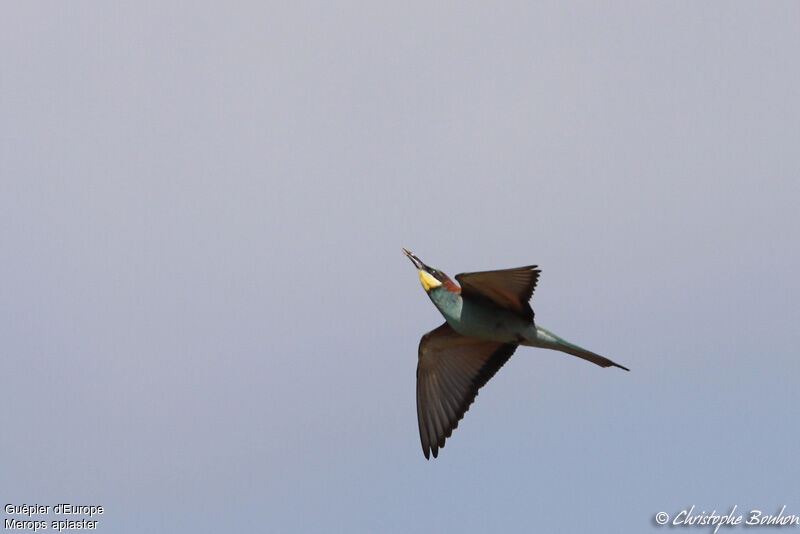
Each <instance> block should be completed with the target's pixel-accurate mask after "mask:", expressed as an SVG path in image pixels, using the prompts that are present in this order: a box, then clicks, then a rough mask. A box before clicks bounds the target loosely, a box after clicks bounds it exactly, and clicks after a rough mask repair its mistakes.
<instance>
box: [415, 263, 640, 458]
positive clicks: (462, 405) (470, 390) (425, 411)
mask: <svg viewBox="0 0 800 534" xmlns="http://www.w3.org/2000/svg"><path fill="white" fill-rule="evenodd" d="M403 252H404V253H405V255H406V256H408V258H409V259H410V260H411V262H412V263H413V264H414V266H415V267H416V268H417V269H418V270H419V279H420V281H421V282H422V287H423V288H424V289H425V292H426V293H427V294H428V296H429V297H430V299H431V300H432V301H433V304H434V305H435V306H436V308H437V309H438V310H439V312H441V314H442V315H443V316H444V318H445V322H444V324H442V325H441V326H440V327H438V328H436V329H434V330H431V331H430V332H428V333H427V334H425V335H424V336H422V339H421V340H420V342H419V361H418V362H417V422H418V423H419V437H420V440H421V441H422V452H423V453H424V454H425V458H427V459H430V455H431V454H433V457H434V458H436V457H437V456H438V454H439V449H440V448H443V447H444V442H445V440H446V439H447V438H449V437H450V435H451V434H452V433H453V430H454V429H455V428H456V427H457V426H458V422H459V421H460V420H461V418H463V417H464V414H465V413H466V412H467V410H468V409H469V407H470V405H471V404H472V402H473V401H474V400H475V397H476V396H477V395H478V390H479V389H480V388H481V387H483V385H484V384H486V382H488V381H489V379H490V378H492V377H493V376H494V374H495V373H496V372H497V371H498V370H499V369H500V368H501V367H502V366H503V364H505V363H506V362H507V361H508V359H509V358H510V357H511V355H512V354H514V351H515V350H516V349H517V347H518V346H519V345H525V346H528V347H541V348H545V349H553V350H558V351H561V352H566V353H567V354H571V355H573V356H577V357H578V358H583V359H584V360H588V361H590V362H592V363H594V364H597V365H599V366H600V367H612V366H613V367H619V368H620V369H624V370H625V371H628V370H629V369H628V368H627V367H623V366H622V365H619V364H618V363H615V362H612V361H611V360H609V359H608V358H604V357H603V356H600V355H599V354H595V353H594V352H590V351H588V350H586V349H584V348H581V347H579V346H577V345H573V344H572V343H569V342H568V341H566V340H564V339H561V338H560V337H558V336H557V335H555V334H554V333H552V332H550V331H548V330H545V329H544V328H542V327H541V326H537V325H536V324H534V321H533V310H532V309H531V306H530V304H529V303H528V301H529V300H530V298H531V295H533V290H534V289H535V288H536V282H537V281H538V280H539V273H540V272H541V271H539V269H537V268H536V267H537V266H536V265H528V266H527V267H517V268H515V269H503V270H499V271H481V272H476V273H461V274H457V275H456V280H457V281H458V283H459V284H461V287H459V286H458V285H456V284H455V283H454V282H453V281H452V280H451V279H450V277H449V276H447V275H446V274H444V273H443V272H442V271H440V270H438V269H434V268H433V267H429V266H427V265H425V264H424V263H422V261H420V259H419V258H418V257H416V256H415V255H414V254H412V253H411V252H409V251H408V250H406V249H403Z"/></svg>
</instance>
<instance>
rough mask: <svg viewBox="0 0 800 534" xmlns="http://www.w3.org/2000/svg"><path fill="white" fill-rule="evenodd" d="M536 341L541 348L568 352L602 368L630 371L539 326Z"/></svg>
mask: <svg viewBox="0 0 800 534" xmlns="http://www.w3.org/2000/svg"><path fill="white" fill-rule="evenodd" d="M536 341H537V343H536V345H537V346H539V347H544V348H548V349H553V350H559V351H561V352H566V353H567V354H572V355H573V356H577V357H578V358H583V359H584V360H587V361H590V362H592V363H594V364H597V365H599V366H600V367H612V366H613V367H619V368H620V369H624V370H625V371H630V369H628V368H627V367H623V366H622V365H620V364H618V363H615V362H612V361H611V360H609V359H608V358H605V357H603V356H600V355H599V354H595V353H594V352H592V351H589V350H586V349H584V348H583V347H579V346H578V345H573V344H572V343H570V342H569V341H567V340H565V339H562V338H560V337H558V336H557V335H555V334H554V333H552V332H550V331H549V330H545V329H544V328H542V327H541V326H538V325H537V326H536Z"/></svg>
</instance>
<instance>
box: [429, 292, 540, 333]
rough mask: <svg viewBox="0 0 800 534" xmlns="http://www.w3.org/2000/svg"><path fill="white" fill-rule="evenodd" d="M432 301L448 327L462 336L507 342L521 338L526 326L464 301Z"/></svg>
mask: <svg viewBox="0 0 800 534" xmlns="http://www.w3.org/2000/svg"><path fill="white" fill-rule="evenodd" d="M432 296H433V295H432ZM443 296H445V295H443ZM445 297H447V296H445ZM433 301H434V304H436V306H437V308H439V311H441V312H442V315H444V318H445V319H446V320H447V322H448V324H449V325H450V326H451V327H452V328H453V330H455V331H456V332H458V333H459V334H461V335H462V336H469V337H477V338H481V339H489V340H492V341H499V342H502V343H511V342H517V341H519V340H520V338H522V337H524V335H525V332H526V330H527V328H528V327H529V326H530V325H529V324H528V323H527V322H526V321H525V320H524V319H522V318H521V317H519V316H517V315H515V314H514V313H512V312H509V311H507V310H503V309H501V308H496V307H493V306H486V305H483V304H482V303H475V302H471V301H468V300H464V299H462V298H461V297H458V298H457V299H453V298H443V299H436V298H434V299H433ZM437 301H439V302H437Z"/></svg>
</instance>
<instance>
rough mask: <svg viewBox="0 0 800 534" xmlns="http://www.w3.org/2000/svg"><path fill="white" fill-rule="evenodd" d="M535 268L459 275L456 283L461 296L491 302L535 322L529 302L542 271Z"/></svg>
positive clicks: (517, 268)
mask: <svg viewBox="0 0 800 534" xmlns="http://www.w3.org/2000/svg"><path fill="white" fill-rule="evenodd" d="M536 267H537V266H536V265H528V266H525V267H516V268H514V269H502V270H499V271H480V272H475V273H461V274H457V275H456V280H458V283H459V284H461V295H462V296H464V297H472V298H481V299H486V300H489V301H491V302H493V303H494V304H496V305H497V306H500V307H501V308H505V309H507V310H511V311H514V312H516V313H519V314H521V315H522V316H523V317H524V318H525V319H528V320H530V321H533V310H532V309H531V306H530V304H529V303H528V301H529V300H530V299H531V296H533V291H534V289H536V283H537V282H538V281H539V273H540V272H541V271H540V270H539V269H537V268H536Z"/></svg>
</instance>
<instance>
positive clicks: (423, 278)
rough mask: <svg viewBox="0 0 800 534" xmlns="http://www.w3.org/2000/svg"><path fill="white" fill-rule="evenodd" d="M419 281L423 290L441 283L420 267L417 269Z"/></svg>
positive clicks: (428, 289)
mask: <svg viewBox="0 0 800 534" xmlns="http://www.w3.org/2000/svg"><path fill="white" fill-rule="evenodd" d="M419 281H420V282H422V287H424V288H425V291H430V290H431V289H433V288H435V287H439V286H440V285H442V283H441V282H440V281H438V280H437V279H436V278H434V277H433V276H431V275H430V274H428V272H427V271H423V270H422V269H420V270H419Z"/></svg>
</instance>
